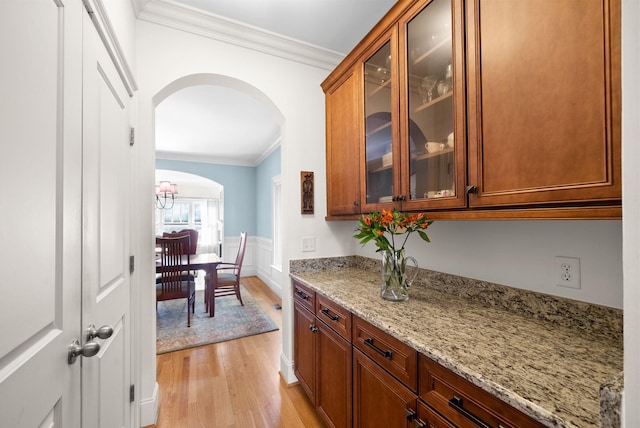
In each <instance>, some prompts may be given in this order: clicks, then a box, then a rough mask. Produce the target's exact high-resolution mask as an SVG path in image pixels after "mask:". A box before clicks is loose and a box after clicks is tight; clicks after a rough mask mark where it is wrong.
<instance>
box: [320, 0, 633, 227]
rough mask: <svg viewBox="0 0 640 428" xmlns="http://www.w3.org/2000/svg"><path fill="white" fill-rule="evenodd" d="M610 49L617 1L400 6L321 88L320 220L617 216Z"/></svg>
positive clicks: (616, 39) (615, 102)
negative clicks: (323, 211) (406, 214)
mask: <svg viewBox="0 0 640 428" xmlns="http://www.w3.org/2000/svg"><path fill="white" fill-rule="evenodd" d="M620 42H621V35H620V0H561V1H554V0H521V1H516V2H504V1H500V0H468V1H464V0H407V1H399V2H398V3H397V4H396V5H395V6H394V7H393V8H392V9H391V10H390V11H389V13H388V14H387V15H385V17H384V18H383V19H382V20H381V21H380V22H379V24H378V25H377V26H376V27H375V28H374V29H373V30H372V31H371V32H370V33H369V34H368V35H367V36H366V37H365V39H364V40H363V41H362V42H361V43H360V44H359V45H358V46H357V47H356V48H355V49H354V50H353V51H352V52H351V53H350V54H349V55H348V56H347V57H346V58H345V60H344V61H343V62H342V63H341V64H340V65H339V66H338V67H337V68H336V69H335V70H334V72H333V73H332V74H331V75H330V76H329V77H328V78H327V79H326V80H325V81H324V82H323V84H322V87H323V90H324V91H325V93H326V96H327V203H328V218H332V217H333V218H341V217H340V216H344V215H347V214H358V213H360V212H363V213H364V212H370V211H373V210H380V209H382V208H392V207H396V208H398V209H402V210H411V211H429V212H430V213H429V216H430V217H431V218H463V219H471V218H620V216H621V120H620V117H621V88H620ZM347 146H348V148H347ZM356 148H357V149H358V151H357V152H355V151H354V150H356ZM354 162H357V164H358V167H357V170H358V174H355V173H354V170H356V168H355V166H354ZM357 197H359V206H358V204H357V203H354V202H355V201H351V199H353V198H357Z"/></svg>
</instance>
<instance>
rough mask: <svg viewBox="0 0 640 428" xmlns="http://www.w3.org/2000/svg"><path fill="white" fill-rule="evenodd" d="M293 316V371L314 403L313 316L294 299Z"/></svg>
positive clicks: (314, 345) (314, 351)
mask: <svg viewBox="0 0 640 428" xmlns="http://www.w3.org/2000/svg"><path fill="white" fill-rule="evenodd" d="M293 317H294V318H293V343H294V345H293V358H294V361H295V370H294V373H295V374H296V377H297V378H298V381H299V382H300V386H302V389H304V391H305V392H306V393H307V396H308V397H309V399H310V400H311V402H313V403H315V395H316V392H315V385H316V379H315V363H314V361H315V355H316V336H315V334H314V332H313V329H314V327H315V316H314V315H313V314H312V313H311V312H309V311H308V310H306V309H305V308H304V306H302V304H301V303H299V302H297V301H295V302H294V311H293Z"/></svg>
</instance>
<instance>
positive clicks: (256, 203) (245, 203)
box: [156, 148, 280, 239]
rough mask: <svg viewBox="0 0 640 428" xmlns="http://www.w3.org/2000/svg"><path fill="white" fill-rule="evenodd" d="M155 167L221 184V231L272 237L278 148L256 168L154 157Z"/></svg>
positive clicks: (230, 233) (228, 233)
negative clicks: (222, 224)
mask: <svg viewBox="0 0 640 428" xmlns="http://www.w3.org/2000/svg"><path fill="white" fill-rule="evenodd" d="M156 168H157V169H168V170H173V171H181V172H186V173H189V174H195V175H199V176H201V177H204V178H208V179H209V180H213V181H215V182H216V183H219V184H221V185H222V186H224V234H225V236H234V235H240V232H242V231H246V232H247V233H248V234H249V235H250V236H251V235H253V236H261V237H264V238H269V239H271V237H272V236H271V216H272V214H271V211H272V209H271V178H272V177H274V176H276V175H278V174H280V148H278V149H277V150H275V151H274V152H273V153H272V154H271V155H270V156H269V157H268V158H267V159H265V160H264V161H263V162H262V163H260V165H258V166H257V167H247V166H234V165H220V164H211V163H204V162H187V161H175V160H165V159H157V160H156Z"/></svg>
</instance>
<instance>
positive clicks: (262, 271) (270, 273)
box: [256, 237, 282, 297]
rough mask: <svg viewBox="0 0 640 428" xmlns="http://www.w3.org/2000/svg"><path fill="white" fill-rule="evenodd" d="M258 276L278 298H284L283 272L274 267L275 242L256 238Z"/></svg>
mask: <svg viewBox="0 0 640 428" xmlns="http://www.w3.org/2000/svg"><path fill="white" fill-rule="evenodd" d="M256 255H257V259H256V260H257V265H256V268H257V272H256V275H257V276H258V278H260V279H261V280H262V281H263V282H264V283H265V284H267V285H268V286H269V288H271V289H272V290H273V292H274V293H276V294H277V295H278V296H280V297H282V284H281V283H280V281H281V280H282V271H281V270H280V269H278V268H276V267H275V266H273V242H272V240H271V239H267V238H262V237H256Z"/></svg>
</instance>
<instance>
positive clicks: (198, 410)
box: [150, 277, 324, 428]
mask: <svg viewBox="0 0 640 428" xmlns="http://www.w3.org/2000/svg"><path fill="white" fill-rule="evenodd" d="M242 284H243V285H244V286H245V287H246V288H247V290H249V292H250V293H251V294H252V295H253V297H254V298H255V299H256V301H258V303H259V304H260V305H261V306H262V308H263V309H264V310H265V312H267V314H269V317H271V319H272V320H273V321H274V322H275V323H276V324H277V325H278V327H280V330H278V331H273V332H269V333H263V334H258V335H255V336H249V337H244V338H241V339H236V340H231V341H227V342H221V343H215V344H212V345H207V346H202V347H198V348H192V349H187V350H184V351H177V352H170V353H168V354H162V355H158V356H157V365H158V367H157V370H158V372H157V379H158V384H159V386H160V397H159V406H160V408H159V412H158V413H159V414H158V423H157V425H151V426H150V427H155V428H204V427H206V428H214V427H238V428H240V427H242V428H248V427H259V428H270V427H295V428H298V427H305V428H306V427H309V428H313V427H324V425H323V423H322V421H321V420H320V418H319V417H318V415H317V414H316V412H315V410H314V409H313V406H312V405H311V402H310V401H309V400H308V398H307V397H306V395H305V393H304V392H303V391H302V388H301V387H300V386H299V385H295V386H291V387H289V386H287V385H286V384H285V383H284V382H283V381H281V379H280V373H279V370H280V353H281V348H282V346H281V343H282V330H281V329H282V311H281V310H277V309H276V308H275V307H274V305H275V304H280V303H281V301H280V298H279V297H278V296H277V295H276V294H275V293H273V292H272V291H271V289H270V288H269V287H268V286H267V285H266V284H264V283H263V282H262V281H261V280H260V279H258V278H257V277H248V278H243V281H242Z"/></svg>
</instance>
